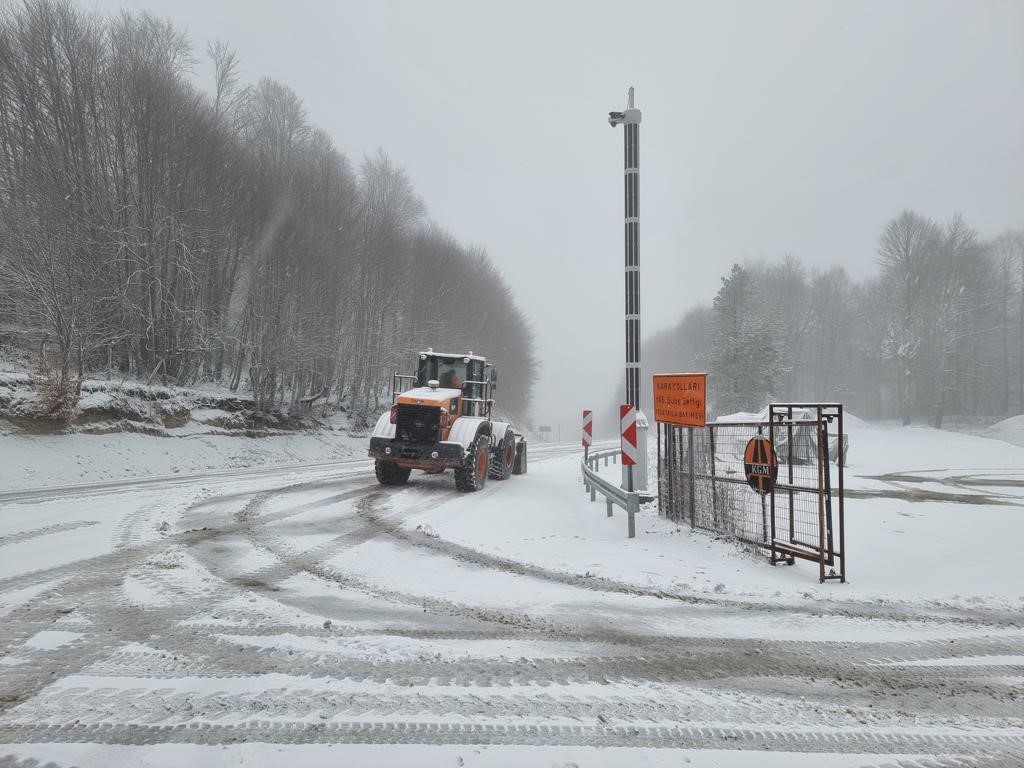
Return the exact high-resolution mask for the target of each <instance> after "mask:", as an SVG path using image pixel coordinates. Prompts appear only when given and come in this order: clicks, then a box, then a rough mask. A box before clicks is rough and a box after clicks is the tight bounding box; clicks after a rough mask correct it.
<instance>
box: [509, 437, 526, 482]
mask: <svg viewBox="0 0 1024 768" xmlns="http://www.w3.org/2000/svg"><path fill="white" fill-rule="evenodd" d="M512 474H513V475H525V474H526V441H525V440H523V441H522V442H520V443H519V450H517V451H516V461H515V464H513V465H512Z"/></svg>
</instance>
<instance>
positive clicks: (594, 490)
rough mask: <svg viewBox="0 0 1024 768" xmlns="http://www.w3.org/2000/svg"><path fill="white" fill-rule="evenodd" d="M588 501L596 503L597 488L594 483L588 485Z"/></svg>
mask: <svg viewBox="0 0 1024 768" xmlns="http://www.w3.org/2000/svg"><path fill="white" fill-rule="evenodd" d="M590 500H591V501H597V486H596V485H595V484H594V483H591V484H590Z"/></svg>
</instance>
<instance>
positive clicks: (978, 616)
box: [0, 424, 1024, 768]
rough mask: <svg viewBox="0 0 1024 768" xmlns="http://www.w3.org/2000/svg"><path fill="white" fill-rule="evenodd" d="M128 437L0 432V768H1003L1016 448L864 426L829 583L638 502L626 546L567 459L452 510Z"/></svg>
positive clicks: (1021, 718)
mask: <svg viewBox="0 0 1024 768" xmlns="http://www.w3.org/2000/svg"><path fill="white" fill-rule="evenodd" d="M126 437H129V436H124V435H120V436H109V435H108V436H88V435H77V436H73V437H72V438H66V439H67V440H68V442H67V443H65V444H64V446H65V447H64V448H62V447H61V444H60V443H59V440H61V439H62V438H57V437H51V438H45V439H43V442H40V443H33V442H31V441H32V440H34V439H37V438H17V439H15V438H13V437H12V436H10V435H6V436H0V459H2V460H3V463H4V464H6V466H8V467H10V466H11V465H12V464H14V463H16V462H19V461H20V462H22V464H24V462H25V461H26V458H25V457H26V456H42V455H47V456H49V457H50V458H49V459H47V460H46V463H41V464H40V465H39V467H38V468H37V472H36V474H35V475H34V476H33V477H31V478H29V477H21V478H20V481H19V477H18V476H16V475H14V474H13V473H10V472H9V473H8V474H6V475H0V477H2V478H3V479H4V482H3V485H0V766H4V767H5V768H6V766H26V767H27V766H29V765H47V764H53V765H57V766H72V765H75V766H113V765H118V766H120V765H147V766H179V765H204V766H206V765H250V764H252V765H289V766H295V765H301V766H321V765H322V766H327V765H331V766H334V765H359V766H408V765H417V766H421V765H422V766H435V765H436V766H519V765H543V766H580V767H583V766H626V765H647V766H681V765H687V766H750V767H751V768H753V767H754V766H758V767H760V766H768V767H771V766H796V767H797V768H802V767H803V766H808V767H810V766H819V765H829V766H841V767H847V766H848V767H850V768H861V767H865V766H882V765H888V766H901V767H902V768H936V767H937V766H945V767H947V768H948V766H958V767H963V768H966V767H967V766H972V767H973V766H992V767H996V766H1021V765H1024V705H1022V702H1024V618H1022V614H1024V565H1022V559H1021V558H1020V556H1019V554H1018V551H1017V547H1018V546H1019V544H1018V542H1019V541H1021V539H1022V537H1024V515H1022V514H1021V512H1022V506H1024V473H1022V471H1021V467H1024V448H1021V447H1018V446H1015V445H1010V444H1009V443H1006V442H1002V441H999V440H995V439H988V438H983V437H971V436H965V435H959V434H955V433H950V432H940V431H935V430H929V429H917V428H914V429H902V428H896V427H878V426H871V425H865V424H855V426H853V427H852V428H851V437H850V456H849V458H850V465H849V467H848V470H847V480H848V482H847V486H848V488H850V489H851V497H850V498H849V499H848V503H847V539H848V559H849V565H848V575H849V579H850V583H848V584H838V583H828V584H825V585H820V584H818V582H817V578H816V571H815V569H814V568H813V567H811V566H810V565H809V564H800V563H798V564H797V565H796V566H792V567H786V566H779V567H777V568H773V567H771V566H770V565H769V564H768V563H767V562H766V561H765V560H764V559H763V558H758V557H756V556H754V555H753V554H752V553H750V552H749V551H747V550H745V549H743V548H741V547H739V546H736V545H734V544H732V543H730V542H728V541H723V540H716V539H714V538H712V537H709V536H707V535H706V534H703V533H694V532H691V531H690V530H689V529H688V528H686V527H680V526H677V525H675V524H674V523H671V522H669V521H666V520H664V519H662V518H660V517H659V516H658V514H657V509H656V505H654V504H652V505H648V507H647V508H645V509H644V510H643V511H642V512H641V516H640V519H639V521H638V526H637V529H638V533H637V537H636V538H635V539H632V540H630V539H627V538H626V535H625V534H626V523H625V516H624V513H622V512H621V511H619V510H618V509H616V512H615V516H614V517H612V518H607V517H606V516H605V505H604V504H603V503H602V502H601V501H599V502H598V503H591V502H590V501H589V496H588V495H587V494H585V493H584V491H583V487H582V483H581V478H580V469H579V460H580V451H579V449H578V448H576V447H575V446H539V447H538V446H531V449H530V451H531V452H530V462H529V473H528V474H527V475H525V476H515V477H512V478H511V479H509V480H507V481H504V482H496V481H493V480H492V481H490V482H489V483H488V484H487V486H486V488H485V489H484V490H483V491H482V492H479V493H475V494H459V493H457V492H456V491H455V490H454V485H453V483H452V479H451V477H450V475H441V476H427V475H423V474H419V473H416V474H414V475H413V477H412V478H411V480H410V482H409V483H408V485H406V486H404V487H400V488H384V487H381V486H379V485H378V484H377V483H376V481H375V479H374V477H373V472H372V465H371V464H370V462H368V461H365V460H362V459H357V458H351V459H349V460H346V461H337V462H334V463H331V462H327V461H326V460H325V459H326V458H329V457H321V458H320V459H319V460H317V461H316V462H314V463H313V464H308V465H305V466H303V465H295V464H297V462H295V458H297V456H296V453H295V452H294V451H293V450H292V448H290V447H288V446H289V445H291V444H290V443H288V442H287V440H289V439H290V438H279V437H273V438H265V439H263V440H256V441H251V442H253V443H255V444H257V445H256V449H255V452H254V453H251V454H250V456H253V457H255V458H256V460H265V461H267V462H269V463H265V464H264V465H263V466H261V467H255V468H253V467H250V468H247V469H237V468H233V467H234V466H235V465H237V463H238V461H237V457H238V455H239V454H238V453H236V452H235V450H243V451H244V450H247V448H246V447H244V446H243V447H241V448H237V446H236V448H235V449H232V448H228V447H227V445H228V443H226V444H225V449H224V450H222V451H219V452H218V451H217V450H209V451H207V452H205V453H203V455H202V457H201V458H199V459H195V458H194V457H193V458H192V459H190V458H189V457H188V451H189V449H188V446H189V445H190V441H189V440H187V439H178V440H171V439H168V438H159V437H143V436H137V435H133V436H130V437H132V438H133V439H132V440H130V441H126V442H124V443H121V442H120V441H122V440H124V439H125V438H126ZM210 439H212V438H210ZM217 439H219V440H224V441H238V442H239V443H243V442H250V441H249V440H248V439H247V438H237V437H233V438H229V437H223V438H217ZM278 440H285V442H281V443H278V442H277V441H278ZM293 442H294V441H293ZM217 445H219V444H217ZM353 445H354V447H353V449H352V450H353V451H355V450H357V449H358V446H355V444H354V443H353ZM42 446H45V447H42ZM274 446H282V451H281V454H278V455H275V454H274V451H275V448H274ZM65 449H66V451H67V457H68V458H67V460H68V461H69V462H71V463H72V464H73V466H72V467H69V468H68V469H69V471H67V472H66V473H63V472H62V461H63V460H64V458H65V457H64V454H63V451H64V450H65ZM111 451H121V452H122V454H116V453H115V454H114V457H113V458H112V457H111V453H110V452H111ZM176 451H180V452H181V455H180V456H179V455H178V454H177V453H176ZM124 452H128V453H130V454H131V456H132V457H133V459H134V460H135V461H136V462H137V464H136V466H137V467H138V468H152V469H151V470H150V471H156V472H158V473H159V474H160V475H164V476H158V477H149V478H145V477H135V478H133V479H130V480H125V481H118V482H115V481H113V480H111V478H112V477H117V476H118V473H120V472H121V471H122V470H123V469H124V467H125V466H128V463H127V462H126V461H125V460H124V459H123V458H120V457H121V456H123V454H124ZM349 455H351V454H349ZM72 456H73V457H74V458H73V459H72V458H70V457H72ZM310 458H314V457H310ZM249 463H252V462H249ZM293 465H295V466H293ZM90 466H92V467H94V468H95V469H96V472H95V474H90ZM128 469H129V470H130V471H129V472H126V473H125V475H126V476H127V475H130V474H133V472H132V471H131V467H130V466H128ZM176 469H177V470H178V471H177V472H175V470H176ZM613 471H614V468H610V469H609V472H613ZM200 473H201V474H200ZM41 479H45V482H40V480H41ZM93 481H99V482H93ZM55 485H59V486H61V488H59V489H57V490H53V489H52V487H53V486H55ZM46 486H50V487H51V489H50V490H47V488H46ZM65 486H66V487H65Z"/></svg>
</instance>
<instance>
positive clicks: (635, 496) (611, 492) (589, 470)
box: [580, 448, 640, 539]
mask: <svg viewBox="0 0 1024 768" xmlns="http://www.w3.org/2000/svg"><path fill="white" fill-rule="evenodd" d="M619 453H620V449H619V448H608V449H605V450H603V451H593V452H590V453H587V454H584V456H583V460H582V461H581V462H580V469H581V470H583V486H584V487H585V488H586V489H587V491H589V493H590V500H591V501H597V492H598V491H600V492H601V493H602V494H603V495H604V501H605V504H606V505H607V508H608V517H611V516H612V505H613V504H618V505H619V506H620V507H622V509H624V510H626V519H627V521H628V523H627V524H628V529H629V534H628V535H629V538H631V539H632V538H635V537H636V513H637V512H639V511H640V494H639V493H637V492H636V491H624V490H622V489H621V488H620V487H619V486H617V485H615V484H613V483H609V482H608V481H607V480H604V479H603V478H601V477H599V476H598V474H597V467H598V465H600V463H601V462H602V461H604V465H605V466H606V467H607V466H608V459H611V460H612V463H613V464H617V463H618V461H619Z"/></svg>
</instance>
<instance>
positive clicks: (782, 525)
mask: <svg viewBox="0 0 1024 768" xmlns="http://www.w3.org/2000/svg"><path fill="white" fill-rule="evenodd" d="M830 426H831V429H830ZM768 437H769V439H770V440H771V442H772V445H774V446H775V451H776V455H777V456H778V460H779V465H780V467H779V474H780V475H782V474H783V473H785V478H784V479H783V478H782V477H780V478H779V480H781V482H776V483H775V484H774V486H773V488H772V492H771V502H770V508H771V562H772V565H775V564H776V563H780V562H786V563H789V564H790V565H792V564H793V562H794V559H795V558H798V557H799V558H801V559H804V560H810V561H812V562H815V563H817V564H818V579H819V581H826V580H828V579H838V580H839V581H842V582H845V581H846V525H845V523H846V516H845V509H844V501H845V499H844V493H843V466H844V464H845V463H846V461H845V458H846V456H845V454H846V445H845V439H844V438H845V436H844V435H843V406H842V405H840V404H838V403H812V404H805V403H783V404H778V403H773V404H772V405H770V406H769V407H768ZM833 457H834V459H835V463H836V469H835V476H836V477H835V493H833V478H832V474H833V471H832V462H831V460H830V459H831V458H833ZM836 512H838V516H837V515H836V514H835V513H836ZM837 517H838V520H836V518H837ZM837 523H838V525H837ZM837 545H838V546H837ZM837 565H838V568H839V570H838V572H837V571H836V566H837ZM826 569H828V570H827V571H826Z"/></svg>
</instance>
